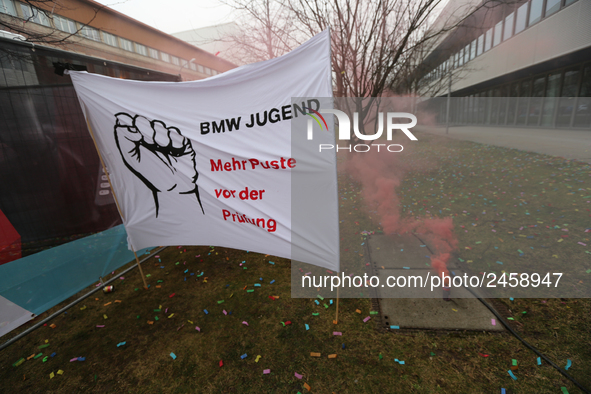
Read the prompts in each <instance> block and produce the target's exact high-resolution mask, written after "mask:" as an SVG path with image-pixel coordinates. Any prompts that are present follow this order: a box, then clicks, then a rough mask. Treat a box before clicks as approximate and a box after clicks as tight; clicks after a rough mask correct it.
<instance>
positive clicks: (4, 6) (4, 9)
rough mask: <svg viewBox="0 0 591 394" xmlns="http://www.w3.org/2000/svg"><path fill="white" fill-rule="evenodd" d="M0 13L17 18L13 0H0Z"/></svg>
mask: <svg viewBox="0 0 591 394" xmlns="http://www.w3.org/2000/svg"><path fill="white" fill-rule="evenodd" d="M0 13H2V14H8V15H12V16H16V10H15V9H14V4H13V3H12V0H0Z"/></svg>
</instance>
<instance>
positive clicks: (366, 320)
mask: <svg viewBox="0 0 591 394" xmlns="http://www.w3.org/2000/svg"><path fill="white" fill-rule="evenodd" d="M369 319H371V317H369V316H368V317H366V318H365V319H363V322H364V323H367V322H368V321H369Z"/></svg>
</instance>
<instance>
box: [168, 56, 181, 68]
mask: <svg viewBox="0 0 591 394" xmlns="http://www.w3.org/2000/svg"><path fill="white" fill-rule="evenodd" d="M170 58H171V59H172V64H174V65H176V66H180V65H181V61H180V60H179V58H178V57H176V56H170Z"/></svg>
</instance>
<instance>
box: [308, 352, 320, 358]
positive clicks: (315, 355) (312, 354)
mask: <svg viewBox="0 0 591 394" xmlns="http://www.w3.org/2000/svg"><path fill="white" fill-rule="evenodd" d="M310 357H320V353H314V352H312V353H310Z"/></svg>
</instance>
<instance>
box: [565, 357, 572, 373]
mask: <svg viewBox="0 0 591 394" xmlns="http://www.w3.org/2000/svg"><path fill="white" fill-rule="evenodd" d="M572 365H573V363H572V361H570V359H569V360H566V367H564V369H565V370H567V371H568V369H569V368H570V367H571V366H572Z"/></svg>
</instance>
